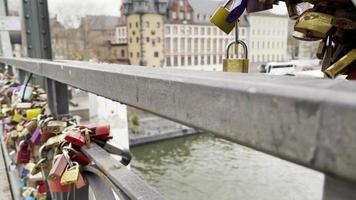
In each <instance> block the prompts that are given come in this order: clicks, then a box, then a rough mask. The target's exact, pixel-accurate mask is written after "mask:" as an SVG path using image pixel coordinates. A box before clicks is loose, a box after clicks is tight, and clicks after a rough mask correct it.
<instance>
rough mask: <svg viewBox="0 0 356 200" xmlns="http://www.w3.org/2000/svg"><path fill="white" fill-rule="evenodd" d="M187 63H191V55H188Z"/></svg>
mask: <svg viewBox="0 0 356 200" xmlns="http://www.w3.org/2000/svg"><path fill="white" fill-rule="evenodd" d="M188 65H192V57H191V56H188Z"/></svg>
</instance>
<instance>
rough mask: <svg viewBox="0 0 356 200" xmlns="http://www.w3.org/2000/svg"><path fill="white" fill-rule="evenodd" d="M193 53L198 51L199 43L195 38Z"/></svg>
mask: <svg viewBox="0 0 356 200" xmlns="http://www.w3.org/2000/svg"><path fill="white" fill-rule="evenodd" d="M194 51H195V52H197V51H199V41H198V39H197V38H195V39H194Z"/></svg>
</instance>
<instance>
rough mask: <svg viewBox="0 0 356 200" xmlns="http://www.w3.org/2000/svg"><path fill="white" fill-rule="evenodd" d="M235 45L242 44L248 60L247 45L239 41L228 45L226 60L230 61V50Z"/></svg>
mask: <svg viewBox="0 0 356 200" xmlns="http://www.w3.org/2000/svg"><path fill="white" fill-rule="evenodd" d="M233 44H241V45H242V47H243V49H244V54H245V58H246V59H247V58H248V50H247V45H246V43H245V42H244V41H242V40H237V42H236V41H231V42H230V43H229V44H227V46H226V59H229V57H230V56H229V55H230V48H231V46H232V45H233Z"/></svg>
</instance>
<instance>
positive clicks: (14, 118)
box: [11, 110, 22, 123]
mask: <svg viewBox="0 0 356 200" xmlns="http://www.w3.org/2000/svg"><path fill="white" fill-rule="evenodd" d="M11 121H12V122H14V123H20V122H21V121H22V116H21V115H20V113H18V112H17V111H16V110H15V112H14V115H13V116H12V118H11Z"/></svg>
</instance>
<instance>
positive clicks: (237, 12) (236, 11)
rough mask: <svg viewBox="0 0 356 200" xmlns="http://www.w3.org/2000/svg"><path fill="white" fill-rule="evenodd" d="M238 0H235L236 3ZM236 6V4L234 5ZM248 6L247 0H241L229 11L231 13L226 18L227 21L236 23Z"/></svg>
mask: <svg viewBox="0 0 356 200" xmlns="http://www.w3.org/2000/svg"><path fill="white" fill-rule="evenodd" d="M236 2H237V1H236V0H235V1H234V4H235V3H236ZM233 6H235V5H233ZM246 6H247V0H241V2H240V5H238V6H235V7H234V8H232V9H231V10H230V12H229V14H228V15H227V18H226V22H227V23H235V22H236V21H237V20H238V19H239V18H240V17H241V15H242V14H243V13H244V12H245V9H246Z"/></svg>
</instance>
